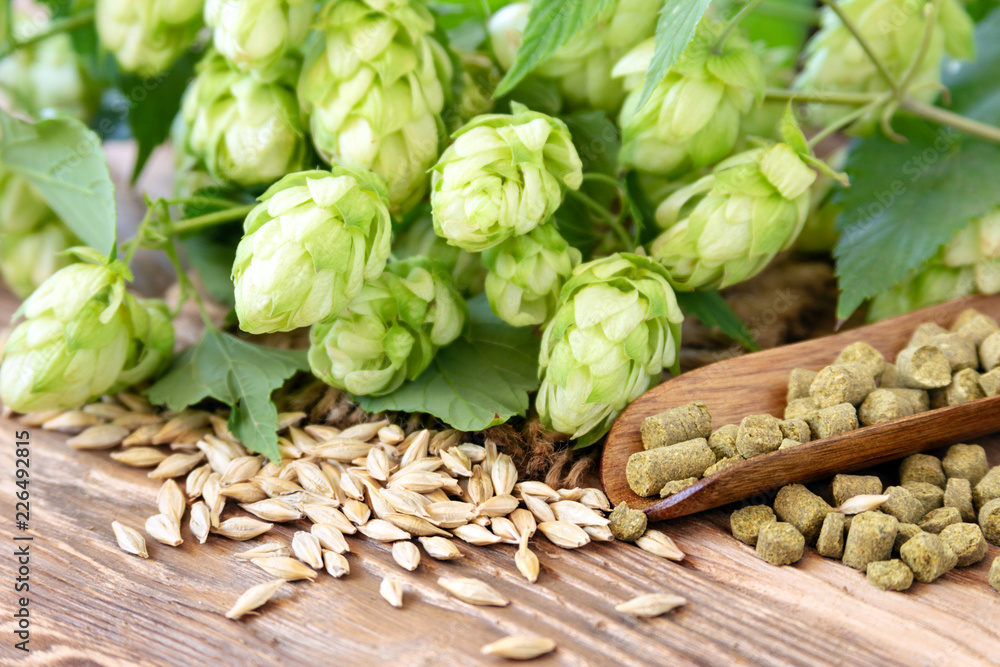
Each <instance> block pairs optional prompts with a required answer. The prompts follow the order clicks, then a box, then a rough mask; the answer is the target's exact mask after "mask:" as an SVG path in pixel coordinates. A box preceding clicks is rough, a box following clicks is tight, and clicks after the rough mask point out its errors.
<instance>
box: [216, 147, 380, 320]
mask: <svg viewBox="0 0 1000 667" xmlns="http://www.w3.org/2000/svg"><path fill="white" fill-rule="evenodd" d="M260 202H261V203H260V204H259V205H258V206H257V207H256V208H255V209H254V210H253V211H251V212H250V215H248V216H247V219H246V222H245V223H244V225H243V230H244V235H243V239H242V240H241V241H240V244H239V247H237V249H236V261H235V262H234V264H233V282H234V286H235V289H236V314H237V315H238V316H239V320H240V328H241V329H243V330H244V331H247V332H249V333H269V332H274V331H291V330H292V329H297V328H299V327H307V326H310V325H312V324H315V323H316V322H320V321H322V320H325V319H326V318H328V317H330V316H333V315H337V314H338V313H340V311H341V310H343V309H344V308H345V307H346V306H347V304H348V303H350V301H351V299H353V298H354V297H356V296H357V295H358V294H359V293H360V292H361V287H362V285H363V284H364V282H365V281H366V280H371V279H373V278H376V277H378V276H379V275H380V274H381V273H382V269H383V268H385V262H386V259H387V258H388V257H389V241H390V236H391V234H392V227H391V221H390V218H389V211H388V209H387V208H386V196H385V185H384V184H383V183H382V182H381V180H379V178H378V177H377V176H375V175H374V174H371V173H368V172H364V171H360V170H352V169H347V168H345V167H334V168H333V170H332V171H303V172H300V173H297V174H289V175H288V176H285V177H284V178H283V179H281V180H280V181H278V182H277V183H275V184H274V185H273V186H272V187H271V188H270V189H269V190H268V191H267V192H265V193H264V194H263V196H261V198H260Z"/></svg>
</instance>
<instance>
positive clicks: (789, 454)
mask: <svg viewBox="0 0 1000 667" xmlns="http://www.w3.org/2000/svg"><path fill="white" fill-rule="evenodd" d="M966 308H977V309H978V310H980V311H982V312H984V313H986V314H988V315H990V316H992V317H995V318H998V319H1000V295H997V296H988V297H984V296H977V297H968V298H965V299H960V300H957V301H952V302H949V303H946V304H942V305H939V306H933V307H931V308H926V309H924V310H921V311H918V312H915V313H910V314H908V315H904V316H901V317H897V318H893V319H891V320H886V321H883V322H879V323H877V324H871V325H868V326H864V327H859V328H857V329H853V330H850V331H845V332H843V333H840V334H836V335H833V336H828V337H826V338H821V339H816V340H810V341H804V342H801V343H796V344H794V345H787V346H784V347H780V348H776V349H773V350H766V351H764V352H758V353H755V354H749V355H746V356H742V357H736V358H734V359H728V360H726V361H721V362H719V363H716V364H712V365H710V366H705V367H703V368H699V369H697V370H694V371H691V372H688V373H685V374H683V375H680V376H678V377H676V378H674V379H672V380H669V381H668V382H665V383H663V384H661V385H659V386H657V387H654V388H653V389H651V390H649V391H648V392H646V393H645V394H643V395H642V396H641V397H639V399H638V400H636V401H635V402H634V403H632V405H630V406H629V407H628V408H626V409H625V411H624V412H622V414H621V416H620V417H619V418H618V420H617V421H616V422H615V424H614V426H613V427H612V429H611V433H610V434H609V435H608V438H607V442H606V443H605V445H604V450H603V452H602V457H601V481H602V482H603V484H604V489H605V491H606V492H607V494H608V497H609V498H610V499H611V501H612V502H614V503H615V504H617V503H620V502H623V501H625V502H628V504H629V507H636V508H642V509H643V510H645V512H646V514H647V515H648V516H649V517H650V518H651V519H654V520H663V519H671V518H674V517H678V516H684V515H687V514H692V513H694V512H700V511H703V510H706V509H711V508H714V507H720V506H722V505H726V504H728V503H732V502H735V501H737V500H741V499H743V498H749V497H751V496H753V495H755V494H765V495H766V494H773V493H774V492H776V491H777V489H778V488H779V487H781V486H784V485H785V484H792V483H795V482H811V481H815V480H819V479H823V478H825V477H830V476H832V475H834V474H836V473H837V472H848V471H851V470H857V469H859V468H865V467H869V466H872V465H876V464H879V463H883V462H885V461H891V460H894V459H898V458H902V457H903V456H906V455H908V454H912V453H914V452H919V451H923V450H926V449H933V448H935V447H940V446H942V445H947V444H953V443H956V442H963V441H965V440H970V439H975V438H979V437H982V436H985V435H989V434H991V433H996V432H998V431H1000V396H995V397H991V398H985V399H981V400H978V401H973V402H971V403H966V404H964V405H956V406H950V407H947V408H941V409H938V410H932V411H929V412H924V413H920V414H916V415H912V416H910V417H906V418H904V419H900V420H896V421H893V422H889V423H885V424H878V425H876V426H869V427H865V428H861V429H857V430H855V431H851V432H850V433H845V434H843V435H839V436H835V437H832V438H825V439H822V440H816V441H814V442H811V443H808V444H804V445H800V446H798V447H794V448H792V449H787V450H784V451H777V452H772V453H770V454H766V455H764V456H759V457H756V458H753V459H751V460H749V461H747V462H745V463H740V464H737V465H734V466H731V467H729V468H726V469H725V470H722V471H720V472H718V473H715V474H713V475H710V476H709V477H706V478H705V479H703V480H701V481H699V482H698V483H696V484H694V485H693V486H691V487H688V488H687V489H685V490H684V491H682V492H680V493H678V494H675V495H673V496H670V497H668V498H665V499H660V498H659V497H649V498H643V497H640V496H638V495H636V494H635V493H634V492H633V491H632V489H631V488H629V485H628V480H627V479H626V478H625V464H626V463H627V461H628V458H629V456H631V455H632V454H634V453H635V452H639V451H642V449H643V446H642V438H641V437H640V435H639V425H640V424H641V423H642V420H643V419H645V418H646V417H648V416H650V415H655V414H657V413H660V412H663V411H664V410H668V409H670V408H673V407H677V406H679V405H683V404H685V403H688V402H690V401H693V400H698V401H703V402H704V403H705V405H706V406H707V407H708V410H709V412H710V413H711V415H712V422H713V427H714V428H718V427H720V426H722V425H724V424H739V423H740V420H742V419H743V417H745V416H747V415H751V414H764V413H768V414H772V415H775V416H777V417H781V415H782V414H784V409H785V393H786V391H787V388H788V375H789V373H790V372H791V370H792V369H793V368H807V369H810V370H819V369H820V368H823V367H824V366H827V365H829V364H831V363H833V360H834V359H835V358H836V356H837V354H838V353H839V352H840V350H841V349H842V348H843V347H845V346H847V345H849V344H851V343H854V342H858V341H864V342H867V343H869V344H871V345H872V346H874V347H875V348H876V349H878V350H879V351H880V352H881V353H882V354H883V355H885V357H886V359H895V358H896V354H897V353H898V352H899V351H900V350H901V349H902V348H903V347H904V346H905V345H906V343H907V341H908V340H909V338H910V335H911V334H912V333H913V330H914V329H915V328H916V327H917V326H918V325H919V324H921V323H924V322H936V323H938V324H940V325H941V326H945V327H948V326H950V325H951V323H952V321H953V320H954V318H955V317H956V316H957V315H958V313H960V312H961V311H963V310H965V309H966Z"/></svg>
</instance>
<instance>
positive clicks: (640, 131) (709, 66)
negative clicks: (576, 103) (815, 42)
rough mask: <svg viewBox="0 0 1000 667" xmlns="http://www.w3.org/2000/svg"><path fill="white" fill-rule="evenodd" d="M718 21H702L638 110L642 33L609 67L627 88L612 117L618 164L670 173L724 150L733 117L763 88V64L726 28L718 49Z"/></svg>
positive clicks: (644, 58) (649, 53) (645, 63)
mask: <svg viewBox="0 0 1000 667" xmlns="http://www.w3.org/2000/svg"><path fill="white" fill-rule="evenodd" d="M724 28H725V26H724V24H721V23H716V22H714V21H708V20H705V21H702V22H701V23H700V24H699V25H698V30H697V32H696V34H695V37H694V39H692V40H691V43H690V44H689V45H688V47H687V49H686V50H685V51H684V53H683V54H682V55H681V57H680V59H679V60H678V62H677V64H676V65H674V67H673V68H672V69H671V70H670V72H669V74H667V76H666V77H665V78H664V79H663V81H662V82H661V83H660V84H659V85H658V86H656V88H654V89H653V93H652V95H651V96H650V98H649V99H648V100H647V101H646V103H645V104H644V105H643V106H642V108H640V109H638V110H637V109H636V107H637V105H638V103H639V98H640V95H641V93H642V84H643V81H644V76H643V74H644V73H645V71H646V69H647V68H648V67H649V63H650V61H651V60H652V58H653V40H647V41H646V42H644V43H643V44H641V45H640V46H638V47H637V48H636V49H635V50H633V51H632V52H631V53H630V54H629V55H627V56H626V57H625V58H623V59H622V60H621V62H619V63H618V65H617V66H616V67H615V74H616V75H618V76H624V77H626V85H627V86H628V87H629V88H631V89H632V92H631V93H630V94H629V96H628V99H627V100H626V101H625V105H624V106H623V107H622V111H621V114H620V116H619V123H620V125H621V128H622V148H621V152H620V153H619V161H620V162H621V164H622V165H624V166H626V167H630V168H634V169H638V170H640V171H645V172H649V173H652V174H658V175H661V176H677V175H679V174H681V173H683V172H686V171H690V170H691V169H696V168H699V167H703V166H705V165H708V164H712V163H714V162H717V161H719V160H721V159H722V158H724V157H726V156H727V155H728V154H729V153H730V152H731V151H732V150H733V147H734V146H735V145H736V140H737V139H738V138H739V135H740V120H741V118H742V116H743V115H744V114H746V113H747V112H749V111H750V109H751V108H752V107H753V104H754V99H755V98H760V97H761V96H763V93H764V70H763V66H762V65H761V62H760V58H759V57H758V56H757V54H756V53H755V52H754V50H753V47H752V46H751V44H750V42H749V40H747V39H746V38H745V37H743V36H742V35H741V34H738V33H737V34H732V35H730V36H729V38H728V39H727V40H726V43H725V46H724V47H723V49H722V53H719V54H716V53H715V52H714V51H713V45H714V44H715V42H716V40H717V39H718V37H719V35H720V34H721V33H722V31H723V30H724Z"/></svg>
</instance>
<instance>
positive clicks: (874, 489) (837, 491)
mask: <svg viewBox="0 0 1000 667" xmlns="http://www.w3.org/2000/svg"><path fill="white" fill-rule="evenodd" d="M830 493H831V495H832V496H833V502H834V503H836V504H837V505H838V506H840V505H843V504H844V502H845V501H846V500H847V499H848V498H853V497H854V496H875V495H878V494H880V493H882V480H881V479H879V478H878V477H877V476H876V475H836V476H834V478H833V481H832V482H831V483H830Z"/></svg>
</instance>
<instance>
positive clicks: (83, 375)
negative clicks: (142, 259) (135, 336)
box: [0, 264, 134, 412]
mask: <svg viewBox="0 0 1000 667" xmlns="http://www.w3.org/2000/svg"><path fill="white" fill-rule="evenodd" d="M133 301H134V299H133V297H132V296H131V295H129V294H127V293H126V292H125V281H124V280H123V278H122V276H121V275H120V274H119V273H118V272H116V271H114V270H112V269H111V268H109V267H106V266H94V265H93V264H73V265H72V266H68V267H66V268H64V269H61V270H60V271H59V272H58V273H56V274H54V275H53V276H52V277H51V278H49V279H48V280H46V281H45V282H44V283H43V284H42V286H41V287H39V288H38V290H37V291H35V293H34V294H32V295H31V296H30V297H28V299H27V301H25V302H24V304H23V305H22V306H21V309H20V311H19V313H20V314H23V315H24V317H25V318H26V319H25V320H24V321H23V322H21V323H20V324H18V325H17V327H16V328H15V329H14V330H13V331H12V332H11V334H10V338H9V339H8V340H7V344H6V346H5V347H4V350H3V357H2V366H0V399H3V402H4V403H5V404H6V405H7V406H9V407H10V408H11V409H13V410H16V411H18V412H30V411H35V410H54V409H59V408H75V407H78V406H80V405H82V404H83V403H85V402H86V401H88V400H89V399H91V398H94V397H95V396H99V395H100V394H103V393H104V392H106V391H107V390H108V389H109V388H110V387H111V386H112V385H113V384H114V383H115V380H116V378H117V377H118V374H119V373H120V372H121V370H122V368H123V366H124V365H125V361H126V359H127V357H128V352H129V340H130V339H131V337H132V330H131V318H130V316H129V311H130V310H131V308H133V307H134V306H133V305H132V302H133Z"/></svg>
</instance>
